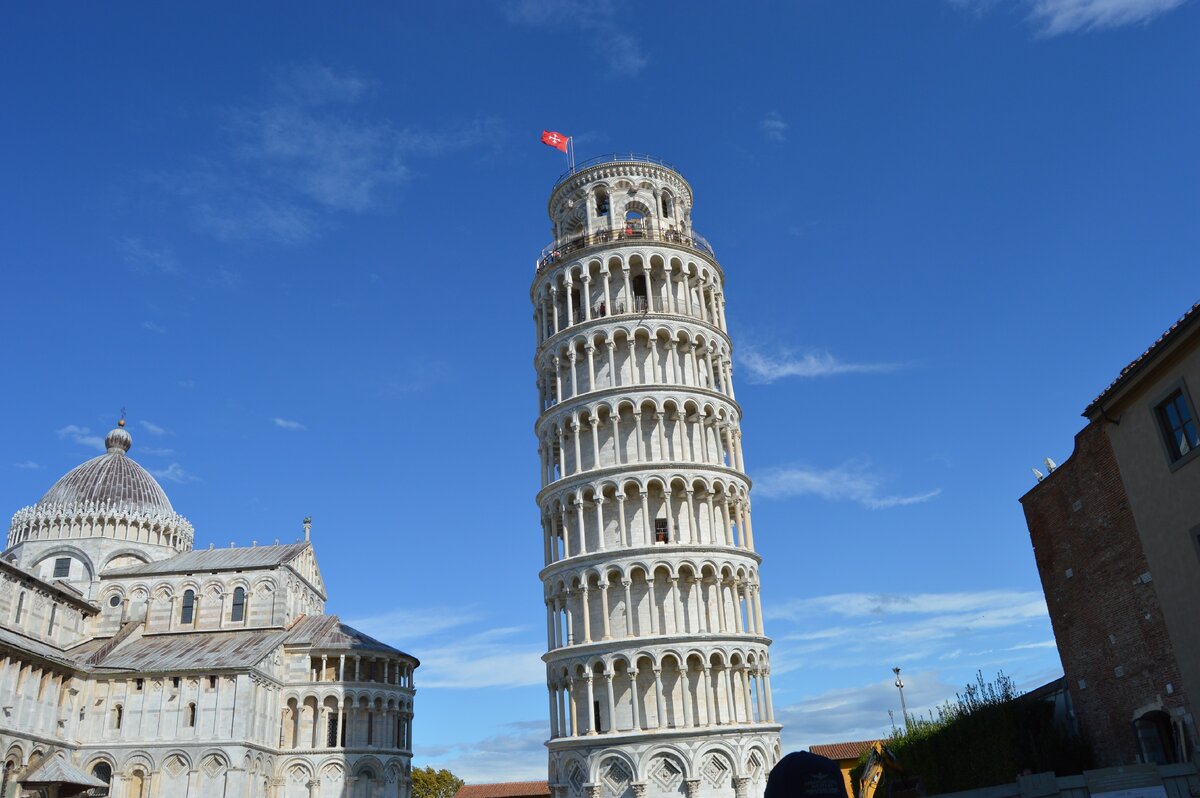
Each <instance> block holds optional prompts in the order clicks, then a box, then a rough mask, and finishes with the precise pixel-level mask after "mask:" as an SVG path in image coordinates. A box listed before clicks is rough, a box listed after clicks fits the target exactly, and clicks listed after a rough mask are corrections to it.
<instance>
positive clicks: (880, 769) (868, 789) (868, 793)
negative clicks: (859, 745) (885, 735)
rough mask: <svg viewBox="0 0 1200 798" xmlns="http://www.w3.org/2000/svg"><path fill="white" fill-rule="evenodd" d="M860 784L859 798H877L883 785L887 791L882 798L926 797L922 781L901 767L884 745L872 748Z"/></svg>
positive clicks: (878, 744)
mask: <svg viewBox="0 0 1200 798" xmlns="http://www.w3.org/2000/svg"><path fill="white" fill-rule="evenodd" d="M885 777H886V778H885ZM858 784H859V786H858V796H857V798H875V793H876V791H877V790H878V789H879V787H880V785H881V784H883V785H884V786H885V791H884V793H883V794H882V795H881V796H880V798H917V797H918V796H921V795H924V791H923V790H922V789H921V780H920V779H919V778H918V777H917V776H914V775H912V774H911V773H909V772H908V771H906V770H905V769H904V768H903V767H901V766H900V763H899V762H897V761H896V757H895V756H894V755H893V754H892V752H891V751H889V750H888V748H887V746H885V745H884V744H883V743H875V744H874V745H873V746H871V752H870V753H869V754H868V755H867V766H866V767H865V768H863V773H862V778H861V779H860V780H859V783H858Z"/></svg>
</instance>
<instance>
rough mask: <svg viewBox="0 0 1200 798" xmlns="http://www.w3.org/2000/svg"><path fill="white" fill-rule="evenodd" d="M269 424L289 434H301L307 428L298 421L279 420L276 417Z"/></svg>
mask: <svg viewBox="0 0 1200 798" xmlns="http://www.w3.org/2000/svg"><path fill="white" fill-rule="evenodd" d="M271 423H273V424H274V425H275V426H277V427H279V428H280V429H286V430H288V431H289V432H303V431H304V430H306V429H308V427H306V426H304V425H303V424H301V423H300V422H299V421H292V420H291V419H288V418H279V417H278V416H276V417H275V418H273V419H271Z"/></svg>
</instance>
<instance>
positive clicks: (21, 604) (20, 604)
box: [13, 590, 25, 623]
mask: <svg viewBox="0 0 1200 798" xmlns="http://www.w3.org/2000/svg"><path fill="white" fill-rule="evenodd" d="M24 612H25V591H24V590H22V591H21V595H19V596H17V617H16V618H14V619H13V622H14V623H20V622H21V615H22V614H24Z"/></svg>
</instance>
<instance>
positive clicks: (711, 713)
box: [704, 665, 720, 726]
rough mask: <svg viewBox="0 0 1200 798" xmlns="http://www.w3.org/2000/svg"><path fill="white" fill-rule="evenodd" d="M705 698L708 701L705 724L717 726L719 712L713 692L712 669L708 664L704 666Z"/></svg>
mask: <svg viewBox="0 0 1200 798" xmlns="http://www.w3.org/2000/svg"><path fill="white" fill-rule="evenodd" d="M704 698H705V702H706V703H707V708H706V709H705V711H704V725H705V726H715V725H716V724H717V723H719V722H720V721H719V719H718V714H719V713H718V712H717V700H716V696H715V695H714V694H713V684H712V670H711V669H710V668H709V667H708V665H705V666H704Z"/></svg>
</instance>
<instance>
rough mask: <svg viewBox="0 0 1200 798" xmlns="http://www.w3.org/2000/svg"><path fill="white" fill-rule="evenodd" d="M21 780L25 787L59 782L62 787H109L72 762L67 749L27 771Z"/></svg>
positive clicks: (64, 793)
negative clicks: (68, 757)
mask: <svg viewBox="0 0 1200 798" xmlns="http://www.w3.org/2000/svg"><path fill="white" fill-rule="evenodd" d="M19 781H20V783H21V784H22V785H23V786H25V787H32V786H33V785H35V784H46V785H50V784H57V785H59V786H62V787H66V786H75V787H79V786H82V787H108V784H107V782H103V781H101V780H100V779H98V778H96V777H95V776H89V775H88V774H87V773H84V772H83V771H82V770H80V769H79V768H77V767H76V766H75V765H73V764H71V760H69V759H67V754H66V752H65V751H59V752H58V753H56V754H54V755H53V756H51V757H50V758H49V759H45V760H43V761H42V762H41V764H39V765H38V766H37V767H35V768H34V769H33V770H31V771H29V772H28V773H26V774H25V775H24V776H23V777H22V778H20V779H19ZM57 794H58V795H74V794H75V793H74V792H72V793H66V792H60V793H57Z"/></svg>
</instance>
